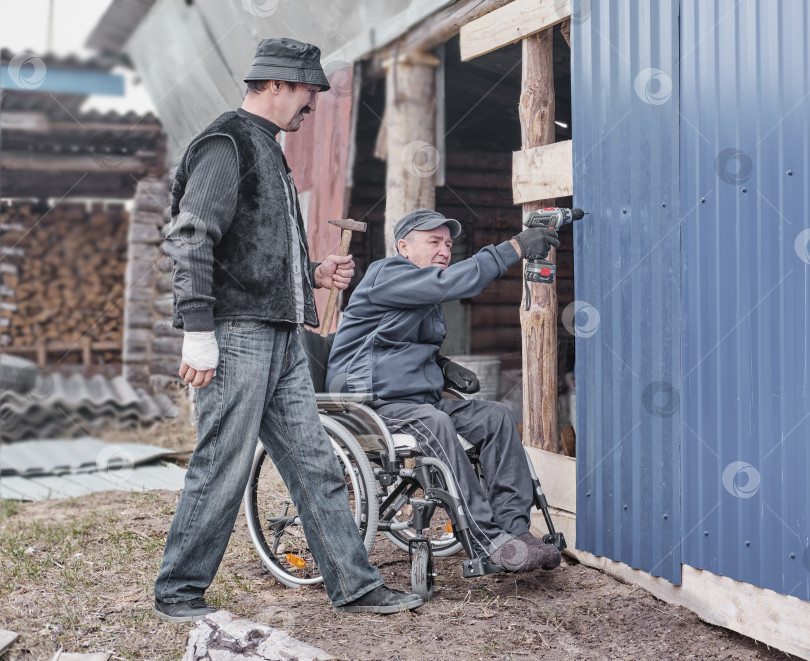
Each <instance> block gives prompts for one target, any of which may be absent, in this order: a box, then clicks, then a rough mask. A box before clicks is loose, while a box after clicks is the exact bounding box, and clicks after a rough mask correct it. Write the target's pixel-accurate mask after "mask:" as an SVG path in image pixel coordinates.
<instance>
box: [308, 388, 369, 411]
mask: <svg viewBox="0 0 810 661" xmlns="http://www.w3.org/2000/svg"><path fill="white" fill-rule="evenodd" d="M375 399H377V397H376V396H375V395H374V393H351V392H316V393H315V401H316V402H317V404H318V408H320V409H323V410H324V411H343V410H344V409H345V408H346V406H345V404H347V403H351V404H367V403H368V402H371V401H374V400H375Z"/></svg>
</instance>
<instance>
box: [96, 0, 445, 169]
mask: <svg viewBox="0 0 810 661" xmlns="http://www.w3.org/2000/svg"><path fill="white" fill-rule="evenodd" d="M451 3H452V0H411V1H410V2H403V0H375V1H374V2H356V1H355V0H332V1H331V2H322V1H321V0H277V1H275V0H264V1H259V0H256V1H251V0H243V1H242V2H237V1H231V2H221V0H196V1H195V2H193V3H185V2H172V1H169V0H163V1H160V2H155V3H154V4H153V6H151V7H147V5H148V4H149V3H148V2H136V1H133V0H115V2H114V3H113V5H112V6H111V7H110V9H109V11H108V12H107V13H106V14H105V15H104V16H103V17H102V18H101V21H100V22H99V24H98V26H97V27H96V29H95V30H94V31H93V33H92V35H91V38H90V40H89V41H88V44H87V45H88V46H90V47H93V48H102V49H103V48H108V47H110V46H114V45H115V44H118V47H119V48H121V49H123V50H124V51H125V52H126V53H127V55H128V56H129V57H130V59H131V61H132V63H133V64H134V66H135V68H136V69H137V71H138V73H139V74H140V75H141V77H142V79H143V81H144V85H145V87H146V89H147V91H148V92H149V95H150V97H151V98H152V101H153V102H154V104H155V107H156V108H157V111H158V116H159V117H160V120H161V122H162V123H163V126H164V127H165V129H166V132H167V134H168V136H169V155H170V161H171V162H172V163H176V162H177V161H178V160H179V157H180V155H181V153H182V150H183V149H185V146H186V145H187V144H188V142H189V141H190V140H191V139H192V138H193V137H194V136H195V135H196V134H197V133H198V132H199V131H201V130H202V129H203V128H205V126H207V125H208V124H209V123H210V122H211V121H212V120H213V119H214V118H215V117H217V115H219V114H221V113H222V112H224V111H226V110H232V109H233V108H235V107H238V106H239V105H241V103H242V97H243V93H244V83H243V82H242V77H243V76H244V74H245V73H246V72H247V69H248V68H249V66H250V63H251V62H252V60H253V55H254V51H255V48H256V44H257V43H258V41H259V40H260V39H263V38H268V37H283V36H287V37H293V38H296V39H301V40H303V41H308V42H310V43H314V44H316V45H318V46H319V47H320V49H321V53H322V58H321V59H322V63H323V64H324V68H325V69H326V71H327V74H329V73H331V72H332V71H334V70H336V69H338V68H340V67H341V66H343V65H345V64H347V63H350V62H354V61H356V60H358V59H360V58H362V57H363V56H365V55H366V54H368V53H370V52H372V51H374V50H375V49H378V48H380V47H382V46H384V45H385V44H387V43H390V42H391V41H393V40H394V39H396V38H398V37H399V36H401V35H402V34H404V33H405V32H407V31H408V30H409V29H410V28H411V27H413V26H415V25H416V24H418V23H420V22H421V21H423V20H425V19H426V18H427V17H429V16H430V15H431V14H433V13H435V12H436V11H438V10H440V9H441V8H443V7H445V6H447V5H449V4H451ZM118 5H121V10H120V11H118V10H117V9H116V8H117V6H118ZM127 8H129V9H127ZM125 9H126V11H125ZM130 9H131V10H132V11H133V12H134V13H133V14H132V16H131V17H130V18H128V17H127V16H128V15H127V11H129V10H130ZM145 10H148V13H146V14H145V15H143V12H144V11H145Z"/></svg>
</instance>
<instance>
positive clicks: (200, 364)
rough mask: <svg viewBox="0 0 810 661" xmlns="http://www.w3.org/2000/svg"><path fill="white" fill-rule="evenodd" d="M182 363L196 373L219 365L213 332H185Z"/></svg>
mask: <svg viewBox="0 0 810 661" xmlns="http://www.w3.org/2000/svg"><path fill="white" fill-rule="evenodd" d="M183 362H184V363H185V364H186V365H188V366H189V367H193V368H194V369H195V370H197V371H204V370H210V369H214V368H215V367H216V366H217V365H218V364H219V347H218V346H217V337H216V335H214V333H213V332H190V333H189V332H187V333H185V335H184V336H183Z"/></svg>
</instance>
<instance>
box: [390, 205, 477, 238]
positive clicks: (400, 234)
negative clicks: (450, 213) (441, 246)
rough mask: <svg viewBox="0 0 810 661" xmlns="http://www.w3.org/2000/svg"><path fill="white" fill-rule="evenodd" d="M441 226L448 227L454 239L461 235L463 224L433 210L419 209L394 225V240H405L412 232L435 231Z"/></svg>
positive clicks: (407, 214)
mask: <svg viewBox="0 0 810 661" xmlns="http://www.w3.org/2000/svg"><path fill="white" fill-rule="evenodd" d="M440 225H447V228H448V229H449V230H450V237H451V238H453V239H455V238H456V237H457V236H458V235H459V234H461V223H460V222H458V221H457V220H456V219H455V218H445V217H444V216H442V214H440V213H439V212H438V211H433V210H432V209H417V210H416V211H411V212H409V213H406V214H405V215H404V216H402V218H400V219H399V220H398V221H397V224H396V225H394V240H395V241H399V240H400V239H404V238H405V236H406V235H407V234H408V233H409V232H411V231H412V230H433V229H436V228H437V227H439V226H440Z"/></svg>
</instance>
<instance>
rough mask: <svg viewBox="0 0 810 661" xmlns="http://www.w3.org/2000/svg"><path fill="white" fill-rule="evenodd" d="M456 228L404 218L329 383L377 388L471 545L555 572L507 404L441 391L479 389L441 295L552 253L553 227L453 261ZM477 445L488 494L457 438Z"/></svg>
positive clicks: (389, 421) (463, 292) (511, 565)
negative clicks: (462, 518) (433, 469)
mask: <svg viewBox="0 0 810 661" xmlns="http://www.w3.org/2000/svg"><path fill="white" fill-rule="evenodd" d="M460 233H461V224H460V223H459V222H458V221H457V220H454V219H451V218H445V217H444V216H442V214H440V213H438V212H436V211H431V210H430V209H418V210H416V211H412V212H410V213H408V214H405V216H403V217H402V218H401V219H400V220H399V222H397V224H396V226H395V227H394V239H395V240H396V245H397V252H398V254H397V255H396V256H395V257H389V258H387V259H381V260H379V261H376V262H374V263H373V264H371V266H369V267H368V271H366V275H365V277H364V278H363V280H362V281H361V282H360V284H359V285H358V286H357V289H355V290H354V293H353V294H352V297H351V300H350V301H349V305H348V306H347V307H346V309H345V310H344V312H343V323H342V324H341V326H340V328H339V329H338V332H337V335H336V336H335V342H334V344H333V346H332V352H331V354H330V355H329V366H328V369H327V374H326V383H327V386H328V385H329V384H331V383H340V384H344V383H345V384H346V386H347V388H348V390H349V391H360V392H371V393H374V394H375V395H376V396H377V398H378V399H377V400H375V401H374V402H373V403H372V406H374V407H375V408H376V409H377V414H378V415H379V416H380V417H381V418H382V419H383V421H384V422H385V424H386V425H387V426H388V428H389V429H390V430H391V431H392V432H396V431H402V432H405V433H406V434H411V435H412V436H414V437H415V438H416V440H417V442H418V443H419V449H420V450H421V451H422V453H423V454H425V455H426V456H429V457H434V458H437V459H440V460H441V461H443V462H445V463H446V464H447V465H448V466H449V467H450V470H451V471H452V473H453V475H454V477H455V478H456V483H457V486H458V490H459V493H460V495H461V500H462V502H463V505H464V508H465V509H466V510H467V516H468V518H469V521H470V533H471V537H472V543H473V548H472V549H468V552H469V553H470V554H471V555H473V556H476V557H480V558H488V559H489V561H490V562H492V563H493V564H495V565H498V566H499V567H503V568H504V569H506V570H508V571H534V570H536V569H540V568H543V569H554V568H555V567H557V566H558V565H559V564H560V552H559V551H558V550H557V549H556V548H555V547H554V546H552V545H551V544H545V543H543V542H542V541H541V540H540V539H538V538H537V537H535V536H534V535H532V534H531V533H530V532H529V526H530V524H531V518H530V511H531V507H532V480H531V475H530V473H529V468H528V466H527V464H526V454H525V452H524V450H523V444H522V442H521V439H520V434H519V433H518V429H517V425H516V424H515V420H514V418H513V417H512V413H511V412H510V411H509V409H508V408H506V406H504V405H503V404H501V403H500V402H490V401H485V400H474V399H467V400H465V399H443V398H442V390H443V387H444V384H445V383H446V382H449V384H450V385H451V386H452V387H454V388H457V389H459V390H461V391H462V392H476V391H477V390H478V389H479V385H478V379H477V378H476V376H475V374H474V373H473V372H471V371H470V370H468V369H465V368H464V367H462V366H461V365H458V364H456V363H453V362H451V361H450V359H448V358H446V357H444V356H441V355H439V350H440V349H441V346H442V342H444V337H445V332H446V328H447V327H446V325H445V322H444V313H443V312H442V308H441V303H444V302H446V301H454V300H457V299H460V298H472V297H473V296H476V295H478V294H479V293H480V292H481V290H482V289H484V287H485V286H486V285H488V284H489V283H490V282H492V281H493V280H494V279H495V278H498V277H500V276H502V275H503V274H504V273H506V271H507V269H508V268H509V267H510V266H512V265H513V264H516V263H517V262H518V261H519V260H520V258H521V257H524V258H526V259H528V258H529V257H545V256H546V255H547V254H548V251H549V248H551V246H555V247H556V246H559V245H560V242H559V239H558V238H557V232H556V231H554V230H553V229H549V228H547V227H535V228H532V229H527V230H525V231H523V232H521V233H520V234H518V235H517V236H515V237H513V238H512V240H511V241H504V242H503V243H501V244H500V245H498V246H487V247H485V248H483V249H482V250H481V251H480V252H478V253H477V254H475V255H473V256H472V257H470V258H469V259H465V260H464V261H461V262H458V263H457V264H453V266H450V255H451V249H452V247H453V239H454V238H455V237H457V236H458V235H459V234H460ZM457 434H461V435H462V436H463V437H464V438H465V439H466V440H467V441H469V442H470V443H472V444H473V445H475V446H476V447H477V448H478V453H479V457H480V461H481V468H482V470H483V474H484V480H485V481H486V484H487V492H486V493H484V490H483V489H482V488H481V483H480V481H479V480H478V476H477V475H476V474H475V471H474V470H473V469H472V465H471V464H470V460H469V458H468V457H467V455H466V454H465V452H464V449H463V448H462V447H461V443H459V441H458V436H457Z"/></svg>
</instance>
